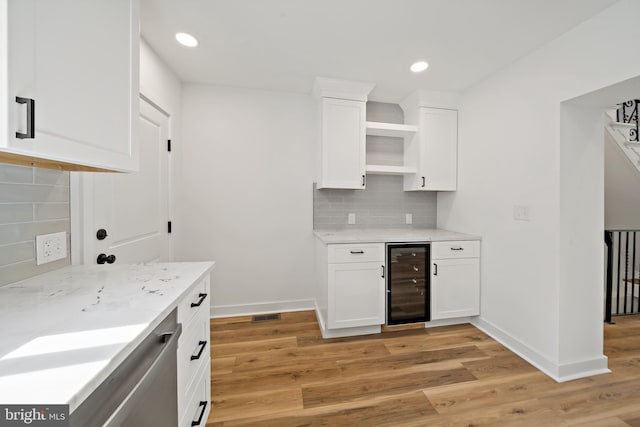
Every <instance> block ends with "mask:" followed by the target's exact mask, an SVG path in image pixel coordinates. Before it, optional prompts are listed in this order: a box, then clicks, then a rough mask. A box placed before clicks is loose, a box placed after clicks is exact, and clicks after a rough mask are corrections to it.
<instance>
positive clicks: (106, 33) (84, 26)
mask: <svg viewBox="0 0 640 427" xmlns="http://www.w3.org/2000/svg"><path fill="white" fill-rule="evenodd" d="M0 20H2V21H4V22H2V25H3V26H2V27H0V28H2V30H0V42H3V44H4V45H5V46H6V50H4V51H1V52H0V68H3V69H4V72H0V80H3V81H2V83H3V85H2V86H4V88H5V89H4V90H6V92H4V91H3V89H0V93H2V94H3V96H4V100H3V106H2V108H0V116H2V117H0V123H1V129H0V131H1V132H2V133H3V135H2V137H1V138H0V159H3V160H4V161H9V162H11V161H12V160H13V162H14V163H15V162H18V161H20V159H21V156H22V157H23V158H35V159H44V160H49V161H50V162H43V163H42V165H43V166H44V167H51V165H52V164H53V165H55V164H56V162H57V163H58V164H60V165H65V164H66V166H67V167H70V165H71V166H72V165H81V166H86V167H87V168H97V169H106V170H119V171H134V170H137V168H138V153H137V143H136V140H137V123H138V93H139V89H138V87H139V82H138V80H139V73H138V63H139V59H138V58H139V37H140V34H139V24H138V22H139V5H138V0H93V1H83V0H56V1H49V0H18V1H13V0H0ZM36 164H38V165H40V163H38V162H36ZM47 165H49V166H47ZM69 170H83V169H82V168H80V169H72V168H70V169H69ZM85 170H89V169H85Z"/></svg>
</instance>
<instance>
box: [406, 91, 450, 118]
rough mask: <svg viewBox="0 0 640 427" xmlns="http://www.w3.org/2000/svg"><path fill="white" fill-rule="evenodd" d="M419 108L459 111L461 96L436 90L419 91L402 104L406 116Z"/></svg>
mask: <svg viewBox="0 0 640 427" xmlns="http://www.w3.org/2000/svg"><path fill="white" fill-rule="evenodd" d="M419 107H430V108H441V109H445V110H457V109H458V108H459V107H460V94H459V93H456V92H442V91H436V90H417V91H415V92H413V93H411V94H410V95H409V96H407V97H406V98H405V99H404V100H402V102H400V108H402V111H404V113H405V115H406V114H408V113H410V112H411V111H412V110H415V109H416V108H419Z"/></svg>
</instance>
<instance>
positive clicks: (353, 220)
mask: <svg viewBox="0 0 640 427" xmlns="http://www.w3.org/2000/svg"><path fill="white" fill-rule="evenodd" d="M355 223H356V214H354V213H350V214H349V215H347V224H351V225H353V224H355Z"/></svg>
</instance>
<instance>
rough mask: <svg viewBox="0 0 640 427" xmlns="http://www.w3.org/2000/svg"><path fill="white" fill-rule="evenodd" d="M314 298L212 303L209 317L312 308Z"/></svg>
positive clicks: (250, 314) (251, 314)
mask: <svg viewBox="0 0 640 427" xmlns="http://www.w3.org/2000/svg"><path fill="white" fill-rule="evenodd" d="M314 304H315V302H314V300H311V299H308V300H306V299H305V300H291V301H274V302H265V303H259V304H239V305H212V306H211V317H212V318H217V317H235V316H253V315H255V314H268V313H284V312H288V311H304V310H313V309H314Z"/></svg>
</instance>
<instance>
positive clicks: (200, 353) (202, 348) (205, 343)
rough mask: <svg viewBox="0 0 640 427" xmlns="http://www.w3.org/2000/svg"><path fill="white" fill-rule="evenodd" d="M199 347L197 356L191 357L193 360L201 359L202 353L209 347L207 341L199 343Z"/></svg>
mask: <svg viewBox="0 0 640 427" xmlns="http://www.w3.org/2000/svg"><path fill="white" fill-rule="evenodd" d="M198 345H199V346H200V351H199V352H198V354H196V355H195V356H193V355H192V356H191V360H198V359H200V356H202V352H203V351H204V348H205V347H206V346H207V342H206V341H198Z"/></svg>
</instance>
